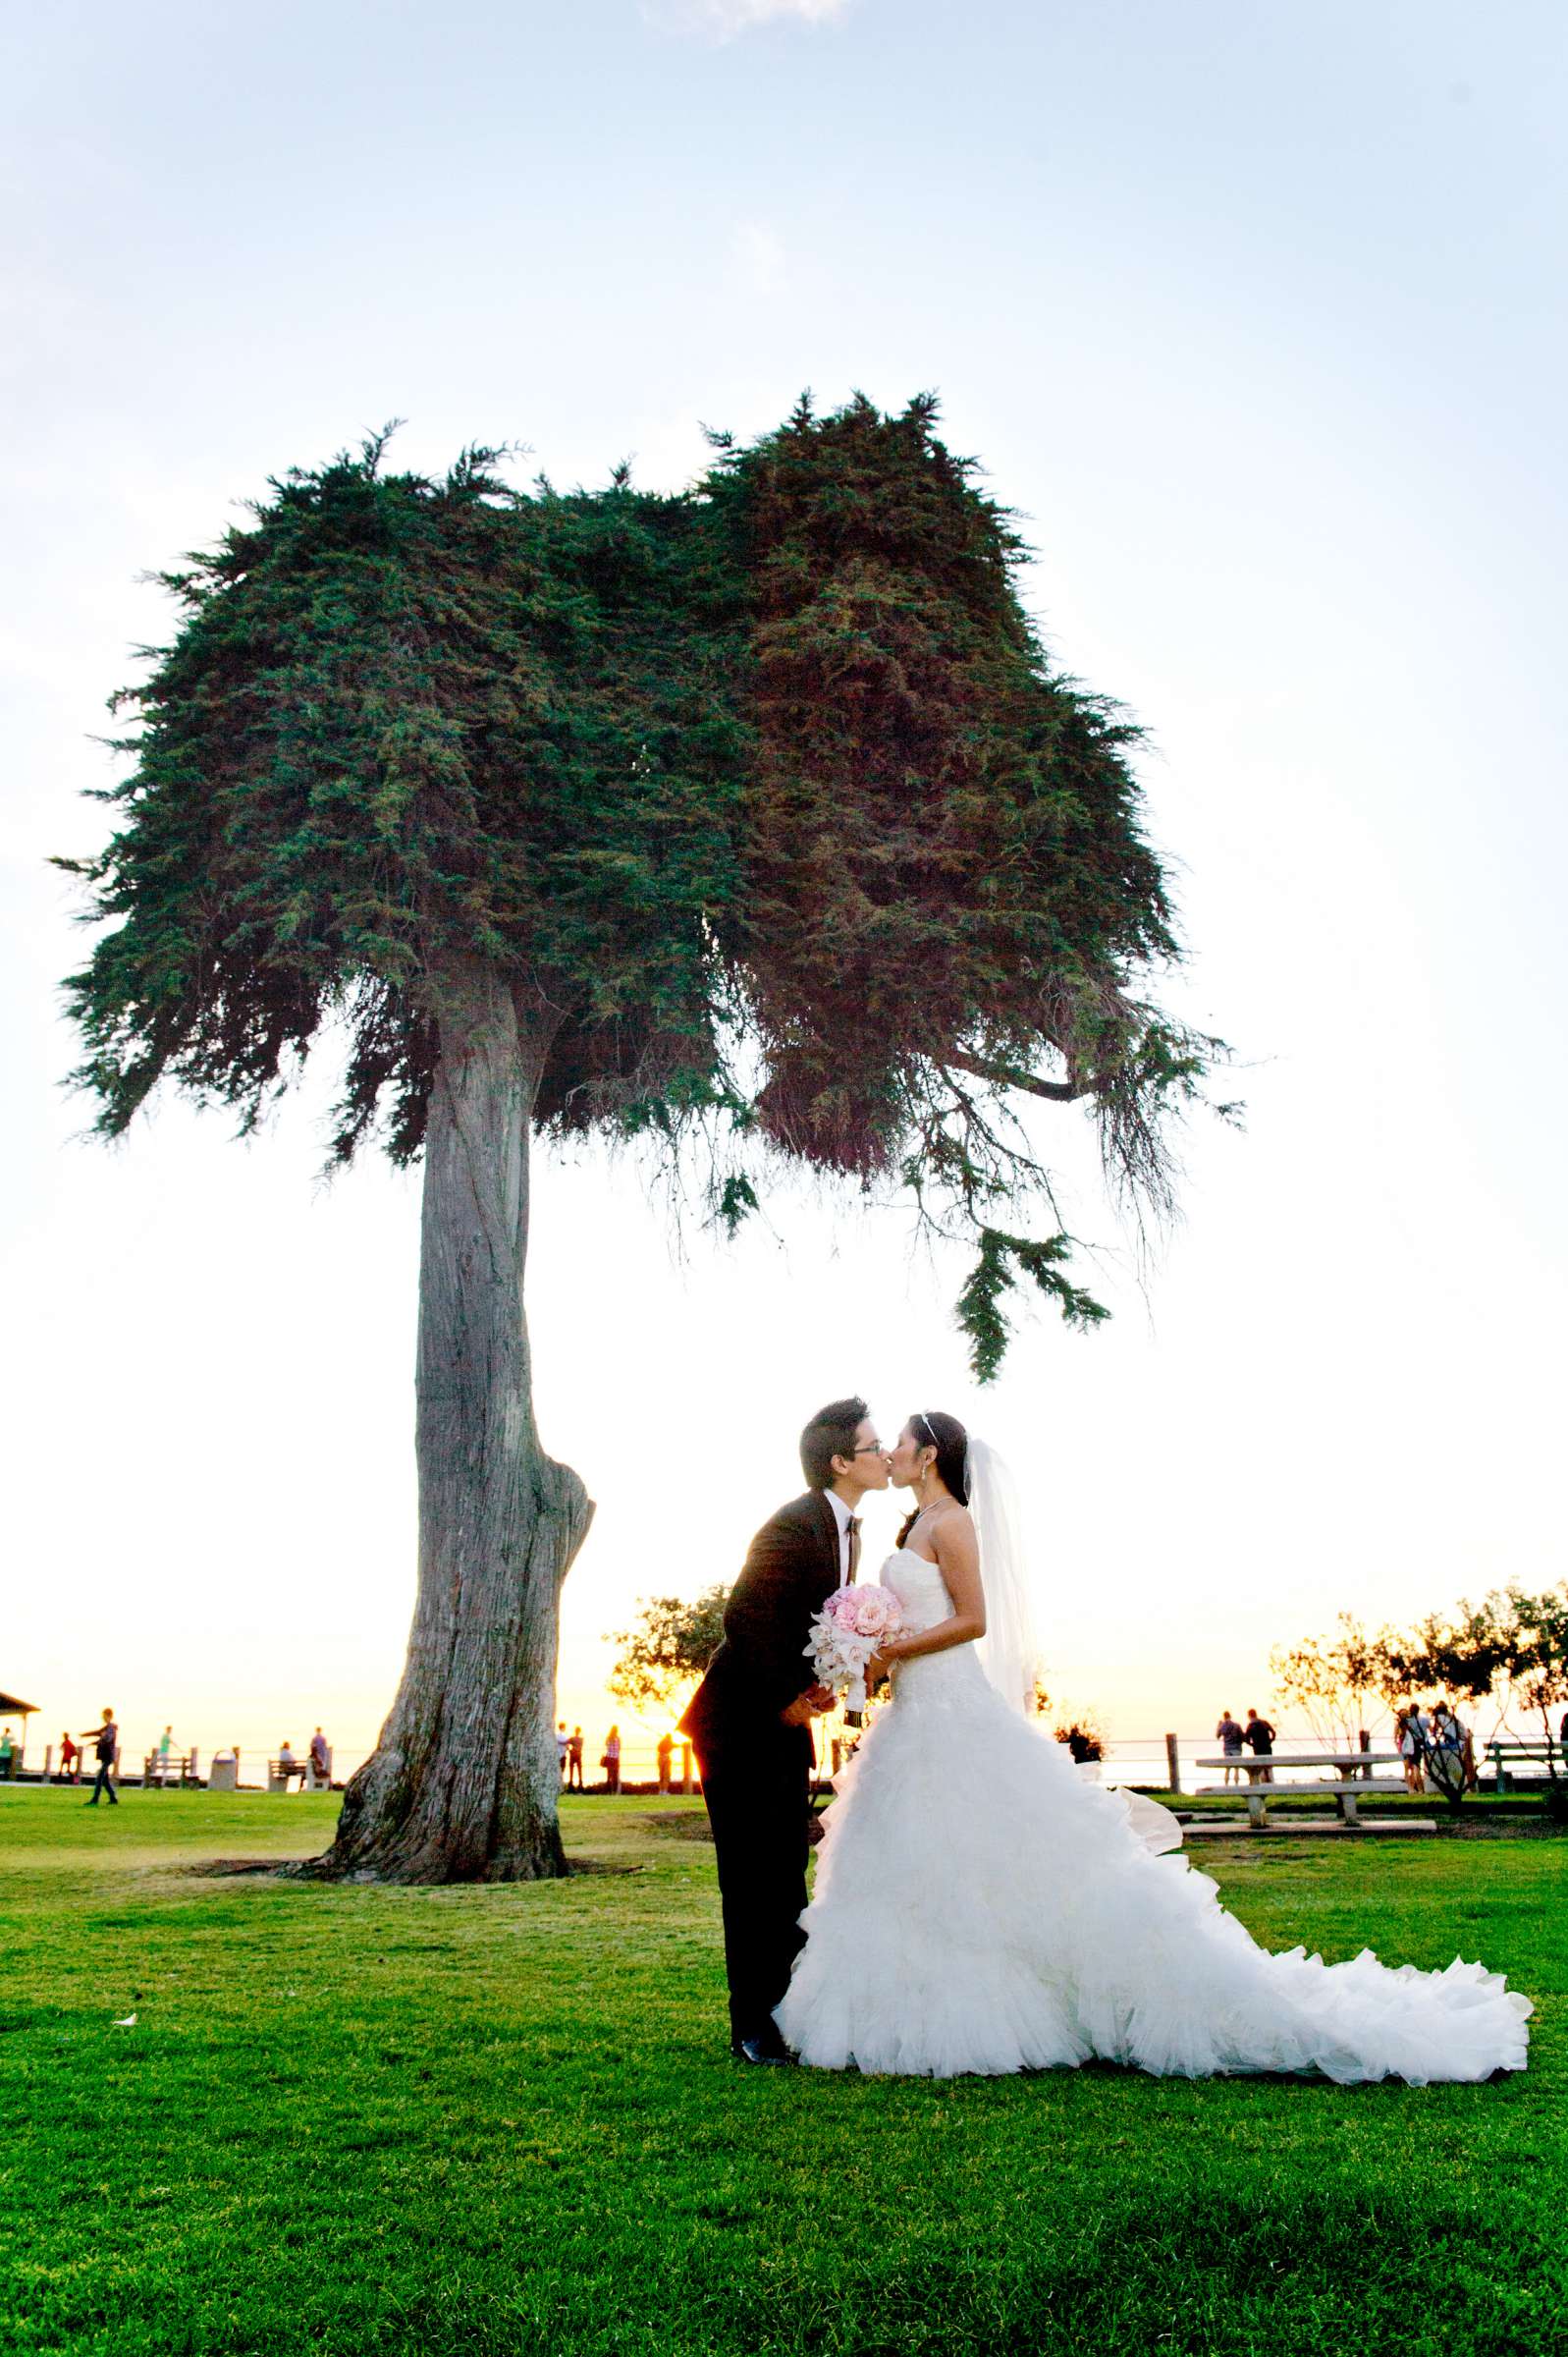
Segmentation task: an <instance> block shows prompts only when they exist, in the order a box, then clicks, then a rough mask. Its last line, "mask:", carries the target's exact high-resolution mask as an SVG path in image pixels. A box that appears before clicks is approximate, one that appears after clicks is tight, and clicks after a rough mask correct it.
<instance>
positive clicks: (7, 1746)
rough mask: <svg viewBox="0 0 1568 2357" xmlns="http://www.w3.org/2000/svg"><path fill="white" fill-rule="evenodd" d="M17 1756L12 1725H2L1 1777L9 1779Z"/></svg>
mask: <svg viewBox="0 0 1568 2357" xmlns="http://www.w3.org/2000/svg"><path fill="white" fill-rule="evenodd" d="M16 1756H17V1747H16V1745H15V1744H14V1743H13V1742H12V1740H11V1729H10V1727H0V1777H4V1778H6V1779H7V1780H8V1781H9V1779H10V1777H11V1774H12V1771H13V1766H14V1763H15V1761H16Z"/></svg>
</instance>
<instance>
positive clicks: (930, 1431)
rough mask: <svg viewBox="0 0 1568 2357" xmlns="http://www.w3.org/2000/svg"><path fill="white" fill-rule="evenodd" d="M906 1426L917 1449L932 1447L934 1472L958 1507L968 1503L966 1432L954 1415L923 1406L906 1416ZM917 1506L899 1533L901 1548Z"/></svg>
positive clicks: (916, 1512) (913, 1520)
mask: <svg viewBox="0 0 1568 2357" xmlns="http://www.w3.org/2000/svg"><path fill="white" fill-rule="evenodd" d="M909 1429H910V1431H911V1432H912V1433H913V1434H914V1436H915V1447H916V1448H917V1449H935V1451H936V1452H937V1471H938V1473H939V1474H940V1475H941V1477H942V1479H943V1480H944V1481H945V1482H946V1485H947V1487H948V1489H949V1490H950V1491H951V1492H952V1494H953V1496H954V1497H955V1498H956V1499H957V1501H958V1504H959V1505H960V1506H967V1505H968V1504H969V1465H968V1453H969V1435H968V1433H967V1432H966V1431H965V1430H964V1428H963V1426H962V1425H961V1424H960V1423H959V1421H958V1419H957V1417H956V1416H945V1415H943V1414H942V1413H941V1412H940V1410H938V1409H936V1408H932V1409H930V1410H929V1411H928V1410H927V1409H925V1408H921V1409H919V1410H917V1412H916V1413H915V1414H914V1415H912V1416H911V1417H910V1418H909ZM919 1511H920V1508H919V1507H916V1508H915V1511H914V1513H912V1514H911V1515H910V1516H909V1518H908V1520H907V1521H906V1522H905V1524H904V1526H903V1528H902V1530H901V1531H900V1532H899V1533H898V1544H899V1546H900V1547H901V1546H902V1545H903V1543H904V1541H905V1539H906V1538H907V1537H908V1536H909V1533H910V1531H911V1530H912V1529H913V1527H914V1524H915V1520H916V1518H917V1516H918V1514H919Z"/></svg>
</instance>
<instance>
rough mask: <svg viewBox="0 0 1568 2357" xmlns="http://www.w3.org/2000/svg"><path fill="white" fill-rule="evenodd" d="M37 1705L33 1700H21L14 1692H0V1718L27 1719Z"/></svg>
mask: <svg viewBox="0 0 1568 2357" xmlns="http://www.w3.org/2000/svg"><path fill="white" fill-rule="evenodd" d="M37 1707H38V1706H37V1704H36V1703H35V1702H23V1701H21V1700H20V1699H19V1698H18V1696H16V1695H15V1694H0V1718H11V1719H16V1718H22V1719H27V1718H29V1717H30V1716H31V1714H32V1713H33V1712H34V1711H35V1710H36V1709H37Z"/></svg>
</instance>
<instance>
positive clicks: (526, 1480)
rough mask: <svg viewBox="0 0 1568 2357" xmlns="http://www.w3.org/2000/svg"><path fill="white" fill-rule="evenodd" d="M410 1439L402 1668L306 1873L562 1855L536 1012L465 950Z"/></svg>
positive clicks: (430, 1198)
mask: <svg viewBox="0 0 1568 2357" xmlns="http://www.w3.org/2000/svg"><path fill="white" fill-rule="evenodd" d="M430 998H431V1004H432V1008H433V1012H434V1014H435V1017H436V1023H437V1027H438V1034H439V1041H440V1051H439V1058H438V1062H437V1067H436V1071H435V1076H434V1080H433V1083H432V1088H431V1099H430V1113H429V1121H428V1126H427V1130H426V1136H425V1175H424V1197H423V1208H422V1219H421V1231H420V1266H419V1342H418V1378H417V1415H416V1423H415V1451H416V1455H417V1461H418V1473H419V1589H418V1596H417V1600H416V1602H415V1605H414V1615H413V1626H412V1628H411V1630H410V1632H409V1637H408V1657H407V1661H406V1665H405V1668H404V1673H403V1682H402V1685H401V1686H400V1687H399V1690H398V1697H397V1700H396V1701H395V1702H394V1704H393V1706H392V1710H391V1713H390V1715H389V1717H388V1719H387V1723H386V1725H385V1727H383V1728H382V1730H381V1736H380V1740H379V1742H378V1743H377V1746H376V1749H375V1751H374V1752H373V1753H372V1754H371V1756H370V1758H369V1759H368V1760H367V1761H366V1762H365V1764H364V1766H363V1767H362V1768H361V1769H360V1770H359V1773H358V1774H357V1776H355V1777H354V1779H353V1781H352V1782H351V1784H350V1786H349V1788H348V1790H347V1792H346V1793H345V1794H344V1802H343V1814H342V1817H341V1819H340V1820H339V1826H338V1836H337V1839H336V1840H335V1841H334V1843H333V1845H332V1847H331V1849H330V1850H328V1851H327V1853H326V1855H325V1856H324V1857H322V1858H318V1859H315V1860H312V1861H311V1862H310V1864H309V1865H308V1866H307V1867H306V1868H305V1870H304V1871H305V1872H306V1873H313V1874H316V1875H325V1876H330V1877H350V1876H351V1877H353V1878H355V1879H360V1880H372V1879H373V1880H384V1881H389V1882H406V1883H465V1882H481V1881H498V1882H531V1881H535V1880H539V1879H542V1878H547V1877H550V1876H555V1875H561V1874H565V1873H566V1872H567V1862H566V1855H565V1852H564V1850H563V1848H562V1843H561V1831H560V1827H559V1824H558V1822H557V1806H556V1804H557V1799H558V1795H559V1792H560V1774H559V1770H558V1767H557V1760H556V1744H555V1735H554V1719H555V1684H556V1655H557V1637H558V1622H559V1603H560V1595H561V1583H562V1581H563V1580H564V1579H565V1577H566V1575H567V1572H568V1568H569V1567H570V1564H571V1562H572V1559H573V1558H574V1556H575V1555H576V1553H577V1550H578V1548H579V1547H580V1546H581V1545H582V1542H583V1539H584V1537H585V1536H586V1534H587V1530H588V1524H589V1522H590V1520H591V1519H592V1516H593V1507H592V1505H591V1503H590V1502H589V1499H588V1495H587V1492H586V1491H585V1489H584V1488H583V1485H582V1483H581V1482H580V1481H579V1479H578V1478H577V1476H576V1474H575V1473H573V1472H572V1471H571V1470H570V1468H569V1467H568V1466H566V1465H561V1464H557V1463H556V1462H555V1461H554V1460H553V1459H552V1458H550V1457H548V1456H546V1455H545V1453H544V1452H543V1451H542V1449H541V1448H540V1446H539V1436H538V1433H537V1431H536V1429H535V1425H534V1417H533V1395H532V1383H531V1377H530V1369H529V1357H528V1334H527V1326H526V1322H525V1319H524V1314H523V1297H522V1280H523V1260H524V1256H525V1253H526V1249H527V1239H528V1144H529V1132H530V1124H531V1117H532V1112H533V1104H534V1099H535V1096H536V1094H537V1091H538V1085H539V1077H540V1074H541V1072H542V1070H543V1068H544V1060H545V1054H546V1051H547V1050H548V1047H549V1044H550V1028H551V1027H550V1025H549V1024H548V1023H547V1022H545V1021H544V1020H543V1019H542V1018H541V1017H539V1016H537V1015H536V1014H534V1013H533V1011H532V1010H531V1009H530V1008H529V1007H528V1006H526V1005H523V1006H521V1007H519V1004H518V1000H517V998H516V996H515V995H514V991H513V989H512V988H511V986H510V985H509V983H508V981H507V979H506V978H505V976H504V975H502V974H501V973H500V972H499V971H498V970H497V969H496V968H495V967H493V966H488V965H484V964H482V963H480V962H478V961H477V960H475V961H472V962H469V963H464V964H460V965H454V966H452V967H449V968H448V969H447V970H445V971H444V972H443V973H441V974H439V975H437V976H435V977H433V978H432V980H431V983H430Z"/></svg>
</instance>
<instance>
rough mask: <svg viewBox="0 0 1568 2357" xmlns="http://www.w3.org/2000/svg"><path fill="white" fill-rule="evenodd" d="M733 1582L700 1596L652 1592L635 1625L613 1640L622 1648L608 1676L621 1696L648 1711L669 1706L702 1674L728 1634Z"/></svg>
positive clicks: (643, 1603)
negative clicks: (728, 1603)
mask: <svg viewBox="0 0 1568 2357" xmlns="http://www.w3.org/2000/svg"><path fill="white" fill-rule="evenodd" d="M729 1593H730V1590H729V1588H728V1587H727V1586H726V1585H725V1584H724V1583H723V1582H721V1583H720V1585H719V1586H717V1587H713V1588H705V1589H704V1590H703V1592H702V1594H701V1595H700V1596H693V1597H684V1596H647V1597H644V1598H643V1600H642V1611H641V1614H640V1616H639V1617H638V1619H637V1622H636V1625H635V1626H634V1627H632V1628H623V1629H622V1630H621V1631H620V1632H619V1633H618V1634H617V1635H616V1636H614V1637H612V1639H611V1640H610V1641H611V1643H612V1644H613V1645H618V1646H619V1647H620V1648H621V1650H620V1652H619V1653H618V1655H617V1656H616V1664H615V1668H614V1669H613V1670H612V1672H611V1673H610V1676H609V1678H608V1680H607V1681H606V1682H607V1684H608V1686H609V1689H610V1691H611V1693H612V1694H614V1695H615V1697H616V1699H617V1701H618V1702H623V1703H626V1704H628V1705H629V1706H630V1707H631V1709H633V1710H637V1711H646V1710H653V1709H664V1708H666V1707H667V1706H668V1705H669V1703H670V1701H671V1699H672V1698H673V1697H674V1696H675V1695H676V1694H677V1693H678V1692H679V1691H680V1689H681V1687H682V1686H688V1685H692V1684H694V1683H695V1682H696V1680H697V1679H698V1678H699V1677H700V1676H701V1675H702V1673H703V1672H704V1670H706V1668H707V1667H708V1664H709V1662H710V1661H711V1660H712V1659H713V1656H714V1655H715V1653H717V1651H718V1650H719V1642H720V1639H721V1638H722V1637H723V1635H724V1609H725V1599H726V1597H727V1596H728V1595H729Z"/></svg>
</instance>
